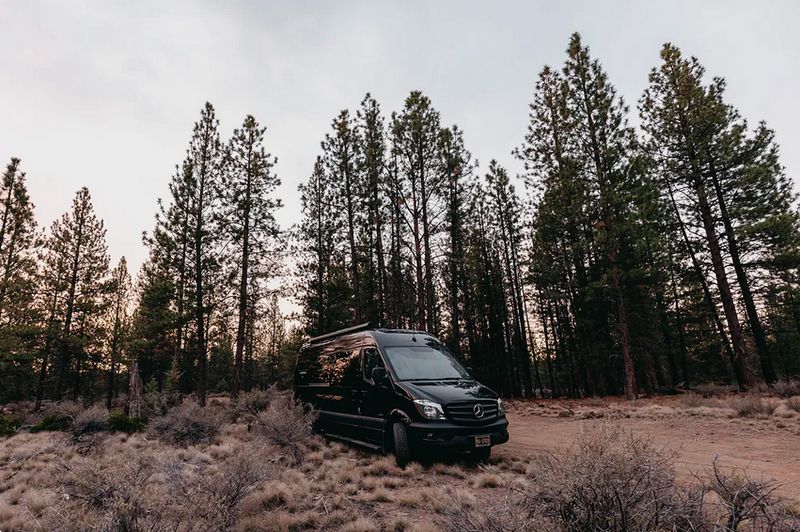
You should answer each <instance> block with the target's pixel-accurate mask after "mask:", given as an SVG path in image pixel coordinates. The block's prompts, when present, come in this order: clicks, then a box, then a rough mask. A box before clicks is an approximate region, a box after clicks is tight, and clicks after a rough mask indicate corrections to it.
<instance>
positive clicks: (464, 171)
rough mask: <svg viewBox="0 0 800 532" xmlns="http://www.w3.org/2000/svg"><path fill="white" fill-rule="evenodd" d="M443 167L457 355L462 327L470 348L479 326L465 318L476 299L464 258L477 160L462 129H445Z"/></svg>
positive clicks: (451, 337) (451, 343)
mask: <svg viewBox="0 0 800 532" xmlns="http://www.w3.org/2000/svg"><path fill="white" fill-rule="evenodd" d="M441 155H442V168H443V171H444V172H445V175H446V184H445V186H444V187H443V189H442V196H443V199H444V204H445V213H444V226H445V227H444V230H445V234H446V237H445V244H444V247H445V259H444V261H445V270H446V272H447V273H446V275H445V283H444V284H445V287H446V288H445V289H446V292H447V297H446V301H447V306H448V312H449V320H450V325H449V328H448V329H449V330H448V331H447V340H448V341H447V345H448V347H449V348H450V350H451V351H452V352H453V353H454V354H455V355H456V356H461V355H462V352H463V351H464V349H463V347H462V343H463V341H462V337H463V334H462V328H463V327H466V329H467V340H468V349H467V351H470V350H471V349H472V345H473V343H474V342H475V330H474V329H475V327H474V324H473V323H472V321H471V319H470V320H467V322H466V323H463V322H464V318H465V314H466V315H467V316H469V317H470V318H471V317H472V315H471V314H472V312H471V309H472V300H471V298H470V294H469V290H468V287H467V279H466V272H465V265H464V261H465V258H466V245H467V242H466V233H467V228H468V224H469V220H468V217H469V213H468V209H469V202H470V196H471V194H472V193H473V192H474V191H473V189H472V187H473V186H474V184H473V183H472V182H471V181H472V180H473V176H472V173H473V170H474V168H475V162H474V161H473V160H472V155H471V154H470V153H469V152H468V151H467V150H466V148H465V147H464V136H463V133H462V132H461V130H460V129H458V128H457V127H453V128H451V129H444V130H442V133H441Z"/></svg>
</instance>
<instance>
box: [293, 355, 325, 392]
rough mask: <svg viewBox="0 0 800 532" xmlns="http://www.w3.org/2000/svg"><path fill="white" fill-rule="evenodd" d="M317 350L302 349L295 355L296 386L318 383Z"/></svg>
mask: <svg viewBox="0 0 800 532" xmlns="http://www.w3.org/2000/svg"><path fill="white" fill-rule="evenodd" d="M319 352H320V350H319V349H304V350H302V351H300V354H299V355H297V372H296V374H295V382H296V383H297V384H309V383H318V382H320V379H319V364H318V363H317V358H318V357H319Z"/></svg>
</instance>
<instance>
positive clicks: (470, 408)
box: [294, 324, 508, 466]
mask: <svg viewBox="0 0 800 532" xmlns="http://www.w3.org/2000/svg"><path fill="white" fill-rule="evenodd" d="M294 386H295V394H296V395H297V397H298V398H300V399H302V400H304V401H306V402H308V403H310V404H311V405H313V406H314V407H315V408H316V409H317V410H318V411H319V419H318V422H317V430H319V431H320V432H322V433H324V434H326V435H328V436H330V437H332V438H335V439H339V440H343V441H347V442H351V443H356V444H359V445H363V446H366V447H369V448H372V449H374V450H379V451H383V452H386V451H388V450H393V451H394V453H395V456H396V459H397V464H398V465H400V466H403V465H405V464H406V463H408V461H409V460H410V459H411V457H412V456H413V455H416V454H418V453H421V452H424V451H430V450H444V451H448V452H467V453H470V454H471V455H473V456H475V457H477V458H479V459H486V458H488V457H489V454H490V453H491V448H492V446H493V445H497V444H500V443H505V442H507V441H508V421H507V420H506V416H505V412H504V411H503V403H502V401H501V400H500V399H499V398H498V397H497V394H496V393H494V392H493V391H492V390H490V389H489V388H487V387H486V386H483V385H482V384H480V383H479V382H477V381H476V380H475V379H474V378H473V377H472V376H471V375H470V374H469V372H468V371H467V370H466V369H465V368H464V367H463V366H462V365H461V364H460V363H459V362H458V361H457V360H456V358H455V357H454V356H453V355H452V354H451V353H450V352H449V351H448V350H447V348H446V347H445V346H444V345H443V344H442V343H441V342H440V341H439V340H437V339H436V338H435V337H433V336H431V335H430V334H428V333H426V332H422V331H405V330H394V329H375V328H372V327H370V325H369V324H364V325H359V326H356V327H351V328H349V329H343V330H341V331H336V332H333V333H329V334H325V335H322V336H318V337H316V338H312V339H310V340H309V341H308V342H306V343H305V344H304V345H303V347H302V348H301V350H300V353H299V355H298V358H297V367H296V369H295V379H294Z"/></svg>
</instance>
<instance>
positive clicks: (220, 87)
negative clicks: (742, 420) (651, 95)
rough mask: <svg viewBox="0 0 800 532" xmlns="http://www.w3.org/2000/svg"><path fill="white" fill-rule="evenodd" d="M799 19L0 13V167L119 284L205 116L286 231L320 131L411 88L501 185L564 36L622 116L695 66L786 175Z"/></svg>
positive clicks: (346, 6) (160, 5)
mask: <svg viewBox="0 0 800 532" xmlns="http://www.w3.org/2000/svg"><path fill="white" fill-rule="evenodd" d="M798 21H800V2H796V1H768V2H753V1H751V2H738V1H731V0H726V1H703V2H697V1H676V0H671V1H637V2H634V1H603V2H600V1H586V2H579V1H558V2H556V1H541V2H535V1H520V2H504V1H492V2H489V1H486V2H475V1H465V0H459V1H414V0H407V1H403V2H399V1H398V2H390V1H385V2H376V1H343V0H338V1H335V2H334V1H319V2H312V1H299V0H290V1H258V2H257V1H252V2H245V1H239V2H237V1H228V2H216V1H215V2H212V1H196V2H179V1H170V2H148V1H139V2H129V1H97V2H82V1H78V0H74V1H69V2H64V1H44V0H40V1H37V0H13V1H12V0H0V162H2V164H3V165H5V164H6V163H7V161H8V160H9V159H10V158H11V157H12V156H15V157H20V158H21V159H22V166H23V169H24V170H25V171H26V172H27V176H28V186H29V190H30V194H31V197H32V199H33V201H34V203H35V205H36V216H37V220H38V221H39V224H40V225H41V226H42V227H48V226H49V225H50V224H51V223H52V221H53V220H54V219H56V218H57V217H58V216H60V214H61V213H63V212H64V211H66V210H67V209H68V208H69V207H70V204H71V201H72V198H73V196H74V194H75V192H76V191H77V190H78V189H79V188H80V187H81V186H84V185H85V186H87V187H88V188H89V190H90V192H91V194H92V198H93V201H94V206H95V209H96V211H97V213H98V215H99V216H100V217H101V218H103V219H104V221H105V224H106V228H107V232H108V235H107V239H108V244H109V252H110V254H111V257H112V260H113V261H114V262H116V261H117V260H118V259H119V257H120V256H123V255H124V256H125V257H126V258H127V259H128V262H129V267H130V268H131V269H132V270H133V271H136V270H137V269H138V268H139V266H140V265H141V264H142V262H143V261H144V260H145V259H146V256H147V251H146V249H145V248H144V246H143V245H142V243H141V236H142V232H143V231H148V230H150V229H151V228H152V226H153V216H154V213H155V210H156V201H157V199H158V198H164V197H166V195H167V184H168V181H169V178H170V175H171V174H172V172H173V171H174V167H175V165H176V164H177V163H179V162H180V161H181V160H182V158H183V155H184V151H185V149H186V146H187V143H188V141H189V137H190V134H191V130H192V124H193V123H194V121H195V120H197V119H198V117H199V115H200V110H201V108H202V106H203V104H204V102H206V101H210V102H211V103H213V104H214V106H215V107H216V110H217V116H218V117H219V118H220V121H221V131H222V134H223V137H228V136H230V134H231V132H232V131H233V129H234V128H235V127H237V126H239V125H240V124H241V123H242V121H243V119H244V117H245V116H246V115H247V114H252V115H254V116H255V117H256V119H257V120H258V121H259V122H260V123H261V124H262V125H264V126H266V127H267V134H266V144H267V148H268V150H269V151H270V152H271V153H272V154H273V155H274V156H276V157H277V158H278V165H277V167H276V170H277V173H278V175H279V177H280V178H281V180H282V185H281V187H280V189H279V191H278V196H279V197H280V198H282V199H283V202H284V204H285V207H284V208H283V209H282V210H281V212H279V213H278V220H279V222H280V223H281V224H282V226H284V227H288V226H290V225H291V224H293V223H295V222H297V221H298V220H299V216H300V208H299V200H298V193H297V185H298V184H299V183H301V182H302V181H304V180H305V179H306V178H307V177H308V175H309V174H310V173H311V170H312V166H313V163H314V159H315V157H316V155H317V154H318V153H319V151H320V150H319V143H320V140H321V139H322V138H323V136H324V134H325V133H326V132H327V131H328V130H329V128H330V122H331V120H332V119H333V117H334V116H335V115H336V114H337V113H338V112H339V111H340V110H341V109H344V108H350V109H353V110H354V109H355V108H356V107H357V106H358V104H359V102H360V101H361V99H362V98H363V96H364V94H365V93H366V92H370V93H371V94H372V95H373V96H374V97H375V98H376V99H377V100H378V101H379V102H380V103H381V105H382V108H383V110H384V111H385V113H386V114H387V115H388V114H389V113H390V112H391V111H393V110H397V109H399V108H400V107H401V106H402V104H403V100H404V98H405V97H406V96H407V95H408V93H409V92H410V91H412V90H421V91H423V92H424V93H425V94H427V95H428V96H429V97H430V98H431V100H432V101H433V104H434V106H435V107H436V108H437V109H439V111H440V112H441V117H442V122H443V124H447V125H450V124H458V125H459V126H460V127H461V128H462V129H463V130H464V134H465V141H466V144H467V147H468V149H469V150H470V151H471V152H472V153H473V155H474V156H475V157H476V158H477V159H478V161H479V162H480V164H481V169H484V170H485V169H486V167H487V166H488V163H489V161H490V160H491V159H493V158H494V159H497V160H498V161H499V162H500V163H501V164H503V165H505V166H506V167H507V168H509V169H510V170H511V171H512V173H515V172H518V171H519V170H520V165H519V163H518V162H517V161H515V160H514V159H513V157H512V156H511V150H512V149H513V148H514V147H516V146H517V145H519V144H520V143H521V141H522V137H523V135H524V133H525V129H526V126H527V121H528V118H527V112H528V109H527V106H528V103H529V102H530V101H531V95H532V90H533V86H534V83H535V80H536V76H537V74H538V72H539V71H540V70H541V68H542V67H543V66H544V65H546V64H548V65H553V66H558V67H560V65H561V64H562V63H563V61H564V59H565V49H566V47H567V42H568V39H569V36H570V34H571V33H573V32H575V31H578V32H580V33H581V34H582V36H583V39H584V43H585V44H587V45H589V46H590V48H591V53H592V55H593V56H594V57H597V58H599V59H600V61H601V62H602V63H603V65H604V67H605V69H606V70H607V72H608V73H609V76H610V79H611V81H612V82H613V83H614V84H615V85H616V87H617V89H618V92H619V94H621V95H622V96H623V97H624V98H625V100H626V102H628V103H629V104H630V105H631V108H632V109H633V110H634V111H635V104H636V102H637V100H638V99H639V97H640V96H641V93H642V91H643V89H644V88H645V86H646V84H647V74H648V72H649V70H650V69H651V68H652V67H654V66H656V65H657V64H658V61H659V50H660V48H661V46H662V44H663V43H665V42H672V43H673V44H675V45H677V46H679V47H680V48H681V49H682V50H683V51H684V53H685V54H686V55H694V56H697V57H698V58H699V59H700V61H701V62H702V63H703V64H704V65H705V66H706V69H707V73H708V74H709V75H712V76H723V77H725V78H726V79H727V82H728V94H727V98H728V102H729V103H731V104H733V105H734V106H736V107H737V108H738V109H739V110H740V111H741V113H742V115H743V116H744V117H746V118H747V119H748V120H750V121H751V123H753V124H755V123H756V122H757V121H759V120H765V121H766V122H767V124H768V125H769V126H770V127H772V128H773V129H775V131H776V138H777V141H778V143H779V144H780V145H781V147H782V162H783V164H784V165H785V167H786V170H787V173H788V174H789V175H790V176H792V177H795V178H800V176H799V175H798V174H800V109H798V96H800V68H798V67H800V31H798V28H797V23H798ZM636 122H637V120H636V118H635V116H633V117H632V123H634V124H635V123H636Z"/></svg>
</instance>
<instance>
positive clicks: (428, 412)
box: [414, 399, 446, 419]
mask: <svg viewBox="0 0 800 532" xmlns="http://www.w3.org/2000/svg"><path fill="white" fill-rule="evenodd" d="M414 406H416V407H417V410H418V411H419V413H420V414H422V417H424V418H426V419H446V418H445V417H444V410H443V409H442V405H440V404H439V403H434V402H433V401H428V400H427V399H414Z"/></svg>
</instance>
